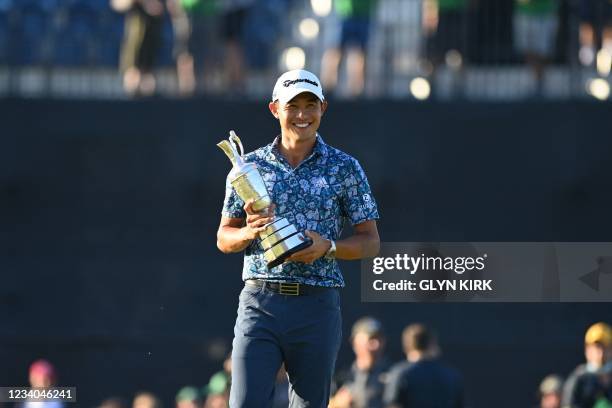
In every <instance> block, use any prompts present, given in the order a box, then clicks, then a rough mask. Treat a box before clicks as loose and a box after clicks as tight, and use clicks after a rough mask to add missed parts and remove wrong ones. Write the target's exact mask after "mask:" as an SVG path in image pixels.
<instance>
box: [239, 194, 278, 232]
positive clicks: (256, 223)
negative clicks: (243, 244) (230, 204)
mask: <svg viewBox="0 0 612 408" xmlns="http://www.w3.org/2000/svg"><path fill="white" fill-rule="evenodd" d="M254 202H255V200H252V199H251V200H249V201H247V202H246V204H245V205H244V207H242V208H244V211H245V212H246V213H247V217H246V225H245V226H244V228H243V234H244V238H245V239H248V240H253V239H255V238H257V236H258V234H259V233H260V232H261V231H263V230H264V226H265V225H266V224H269V223H271V222H272V221H274V209H275V208H276V207H275V205H274V204H272V205H270V207H268V208H267V209H265V210H262V211H259V212H256V211H255V210H253V203H254Z"/></svg>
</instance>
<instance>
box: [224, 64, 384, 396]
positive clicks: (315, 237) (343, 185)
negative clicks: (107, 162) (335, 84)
mask: <svg viewBox="0 0 612 408" xmlns="http://www.w3.org/2000/svg"><path fill="white" fill-rule="evenodd" d="M269 108H270V112H271V113H272V115H274V117H275V118H276V119H277V120H278V122H279V125H280V129H281V134H280V135H279V136H277V137H276V138H275V139H274V141H273V142H272V143H271V144H269V145H267V146H264V147H262V148H260V149H257V150H255V151H254V152H252V153H249V154H247V155H246V156H245V158H244V159H245V161H247V162H253V163H256V164H257V166H258V168H259V171H260V172H261V174H262V177H263V179H264V181H265V183H266V187H267V189H268V192H269V194H270V196H271V198H272V202H273V203H274V204H273V206H272V207H270V208H268V210H267V211H264V212H261V213H257V212H255V211H253V209H252V202H247V203H245V202H243V201H242V200H241V199H240V197H239V196H238V195H237V194H236V192H235V191H234V189H233V188H232V187H231V185H230V184H229V182H228V183H227V188H226V195H225V201H224V204H223V212H222V217H221V223H220V225H219V230H218V232H217V246H218V247H219V249H220V250H221V251H223V252H225V253H231V252H241V251H243V250H244V251H245V255H244V267H243V272H242V279H243V280H244V282H245V286H244V288H243V290H242V292H241V293H240V298H239V305H238V316H237V319H236V325H235V327H234V342H233V351H232V388H231V394H230V406H231V407H232V408H234V407H255V408H262V407H269V406H271V403H272V397H273V395H274V383H275V377H276V373H277V372H278V369H279V368H280V366H281V364H282V363H284V364H285V368H286V370H287V375H288V376H289V384H290V386H289V393H290V395H289V400H290V407H292V408H295V407H310V408H317V407H320V408H324V407H327V404H328V400H329V392H330V384H331V379H332V374H333V371H334V365H335V360H336V355H337V352H338V349H339V347H340V342H341V338H342V319H341V315H340V296H339V291H338V289H339V288H342V287H343V286H344V278H343V276H342V273H341V272H340V268H339V266H338V263H337V259H347V260H348V259H360V258H364V257H371V256H374V255H376V254H377V253H378V250H379V246H380V240H379V237H378V230H377V227H376V219H377V218H378V210H377V207H376V203H375V201H374V198H373V197H372V193H371V191H370V187H369V184H368V181H367V178H366V176H365V174H364V172H363V170H362V168H361V166H360V165H359V163H358V162H357V160H355V159H354V158H353V157H351V156H349V155H348V154H346V153H344V152H341V151H340V150H338V149H335V148H333V147H331V146H329V145H327V144H326V143H325V142H324V141H323V139H322V138H321V136H320V135H319V134H318V133H317V130H318V129H319V125H320V124H321V118H322V117H323V114H324V113H325V111H326V109H327V101H325V98H324V96H323V90H322V88H321V83H320V81H319V79H318V78H317V77H316V76H315V75H314V74H312V73H311V72H308V71H304V70H294V71H289V72H286V73H284V74H283V75H281V77H280V78H279V79H278V80H277V82H276V85H275V87H274V91H273V94H272V102H270V104H269ZM275 214H276V215H279V216H282V217H286V218H287V219H288V220H289V221H290V222H291V223H292V224H294V225H295V226H296V227H297V228H298V229H300V230H302V231H305V233H306V235H307V236H308V237H310V238H311V239H312V242H313V243H312V245H311V246H309V247H308V248H305V249H303V250H301V251H299V252H296V253H294V254H293V255H291V257H289V258H288V259H287V261H286V262H285V263H283V264H282V265H279V266H277V267H274V268H271V269H268V268H267V267H266V261H265V259H264V256H263V248H262V247H261V244H260V240H259V239H258V238H257V236H258V233H259V232H260V231H263V229H264V226H265V225H266V224H267V223H269V222H271V221H272V219H273V217H274V215H275ZM345 221H348V222H350V223H351V225H352V227H353V228H352V234H350V236H348V237H347V238H344V239H341V240H340V239H339V238H340V235H341V233H342V228H343V226H344V223H345ZM287 288H290V289H291V290H289V291H287V290H286V289H287ZM288 293H290V294H288Z"/></svg>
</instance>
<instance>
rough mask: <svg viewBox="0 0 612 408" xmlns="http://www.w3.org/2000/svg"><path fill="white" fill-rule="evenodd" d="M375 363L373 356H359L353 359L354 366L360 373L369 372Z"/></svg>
mask: <svg viewBox="0 0 612 408" xmlns="http://www.w3.org/2000/svg"><path fill="white" fill-rule="evenodd" d="M375 362H376V358H375V357H374V356H373V355H364V356H359V357H357V358H356V359H355V365H356V366H357V368H358V369H359V370H361V371H367V370H370V369H371V368H372V367H373V366H374V363H375Z"/></svg>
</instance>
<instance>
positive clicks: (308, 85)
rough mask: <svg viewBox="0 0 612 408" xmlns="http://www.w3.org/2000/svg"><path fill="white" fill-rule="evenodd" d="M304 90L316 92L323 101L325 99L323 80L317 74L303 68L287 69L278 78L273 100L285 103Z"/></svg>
mask: <svg viewBox="0 0 612 408" xmlns="http://www.w3.org/2000/svg"><path fill="white" fill-rule="evenodd" d="M302 92H310V93H312V94H315V96H316V97H317V98H319V99H320V100H321V102H323V101H324V100H325V97H324V96H323V88H321V81H319V78H317V76H316V75H315V74H313V73H312V72H309V71H306V70H303V69H294V70H292V71H287V72H285V73H284V74H283V75H281V76H280V77H279V78H278V79H277V80H276V85H274V91H272V101H276V100H277V99H278V101H279V102H280V103H282V104H285V103H287V102H289V101H290V100H291V99H293V98H294V97H295V96H296V95H298V94H301V93H302Z"/></svg>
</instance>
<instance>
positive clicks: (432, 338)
mask: <svg viewBox="0 0 612 408" xmlns="http://www.w3.org/2000/svg"><path fill="white" fill-rule="evenodd" d="M350 342H351V345H352V349H353V353H354V355H355V359H354V361H353V363H352V364H351V365H350V366H349V367H339V368H338V369H337V371H336V375H335V378H334V382H333V384H332V397H331V399H330V402H329V408H407V407H436V408H446V407H448V408H461V407H468V406H470V404H469V391H471V392H477V391H478V390H468V392H466V390H465V385H464V380H463V376H462V374H461V373H460V371H459V370H458V369H457V368H454V367H453V366H452V365H450V364H448V363H446V362H445V361H444V360H443V359H442V349H441V347H440V343H439V341H438V337H437V335H436V332H435V331H434V330H433V329H431V328H430V327H428V326H426V325H424V324H421V323H413V324H410V325H408V326H407V327H406V328H405V329H404V331H403V332H402V336H401V342H402V348H403V352H404V355H405V358H404V359H403V360H400V361H398V362H395V363H393V362H391V361H390V360H389V359H388V358H387V356H386V351H385V348H386V344H387V336H386V334H385V330H384V327H383V324H382V323H381V322H380V321H379V320H378V319H375V318H372V317H363V318H361V319H359V320H357V321H356V322H355V323H354V325H353V328H352V330H351V336H350ZM584 355H585V362H584V363H582V364H579V365H578V366H577V367H576V368H575V369H574V370H573V371H572V372H571V373H569V374H568V376H567V377H566V379H565V380H564V379H563V377H562V376H561V375H559V374H550V375H548V376H546V377H545V378H544V379H543V380H542V382H541V383H540V385H539V387H537V392H536V397H535V399H534V406H538V407H540V408H610V407H612V327H610V326H609V325H608V324H607V323H603V322H599V323H595V324H593V325H592V326H591V327H589V328H588V330H587V331H586V334H585V337H584ZM57 379H58V376H57V373H56V370H55V368H54V367H53V365H52V364H51V363H50V362H48V361H46V360H38V361H35V362H34V363H32V365H31V366H30V371H29V381H30V385H31V386H32V387H52V386H55V385H57V384H58V381H57ZM230 387H231V361H230V358H229V357H228V358H226V359H225V361H224V362H223V365H222V367H221V369H220V370H219V371H218V372H217V373H215V374H213V375H212V376H211V377H210V379H209V381H208V384H207V385H205V386H204V387H196V386H185V387H183V388H181V389H180V390H178V392H177V393H176V397H175V406H176V408H226V407H228V404H229V390H230ZM534 388H536V387H535V386H534ZM288 390H289V383H288V376H287V373H286V371H285V369H284V367H281V368H280V370H279V372H278V376H277V383H276V387H275V390H274V395H273V402H272V406H271V407H272V408H282V407H287V406H288V404H289V399H288V397H289V395H288V394H289V393H288ZM18 406H19V407H20V408H33V407H41V408H62V407H64V405H62V404H61V403H58V402H48V403H42V402H25V403H23V404H21V405H18ZM129 406H131V407H132V408H161V407H162V403H161V401H160V399H159V398H158V397H157V396H156V395H155V394H153V393H151V392H149V391H141V392H138V393H136V395H135V396H134V397H133V399H132V401H131V403H130V402H128V401H127V400H125V399H123V398H117V397H112V398H109V399H107V400H105V401H102V402H101V403H100V404H99V405H98V407H99V408H128V407H129Z"/></svg>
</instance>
